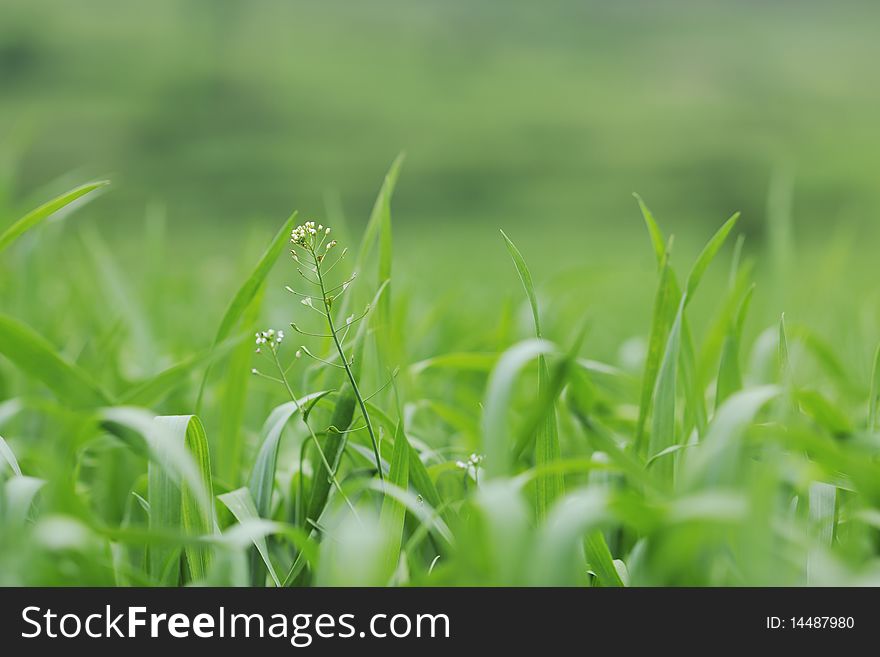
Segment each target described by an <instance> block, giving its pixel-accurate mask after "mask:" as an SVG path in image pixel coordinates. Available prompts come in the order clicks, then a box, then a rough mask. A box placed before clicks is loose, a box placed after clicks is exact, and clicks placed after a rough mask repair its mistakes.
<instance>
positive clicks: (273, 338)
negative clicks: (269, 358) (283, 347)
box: [255, 329, 284, 353]
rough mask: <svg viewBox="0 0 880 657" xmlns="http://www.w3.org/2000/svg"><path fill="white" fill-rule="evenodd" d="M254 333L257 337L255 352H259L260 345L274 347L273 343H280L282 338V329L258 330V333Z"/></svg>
mask: <svg viewBox="0 0 880 657" xmlns="http://www.w3.org/2000/svg"><path fill="white" fill-rule="evenodd" d="M255 335H256V338H257V339H256V345H257V353H260V345H263V344H269V345H271V346H273V347H274V346H275V345H279V344H281V342H282V340H284V331H276V330H275V329H267V330H265V331H260V332H259V333H255Z"/></svg>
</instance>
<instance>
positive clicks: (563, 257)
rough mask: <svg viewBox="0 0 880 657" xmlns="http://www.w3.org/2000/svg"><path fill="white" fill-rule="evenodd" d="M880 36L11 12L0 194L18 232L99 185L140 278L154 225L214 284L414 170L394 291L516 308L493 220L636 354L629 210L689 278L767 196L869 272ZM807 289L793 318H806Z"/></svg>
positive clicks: (659, 20) (640, 241) (54, 8)
mask: <svg viewBox="0 0 880 657" xmlns="http://www.w3.org/2000/svg"><path fill="white" fill-rule="evenodd" d="M878 21H880V6H878V5H877V3H873V2H853V1H850V0H847V1H844V2H837V3H833V4H832V3H822V2H804V1H802V0H799V1H794V0H791V1H785V0H781V1H773V2H767V1H760V2H758V1H755V2H749V1H739V2H682V1H677V0H673V1H666V2H649V1H639V0H623V1H620V2H575V1H568V0H565V1H560V0H554V1H548V2H541V3H535V2H521V1H519V0H509V1H506V2H486V1H482V0H468V1H459V0H444V1H442V2H441V1H422V2H402V1H400V2H398V1H392V0H376V1H373V2H368V3H367V2H326V1H301V2H299V1H298V2H281V1H279V0H248V1H247V2H245V1H244V0H152V1H151V2H126V3H119V2H116V1H114V0H81V1H79V2H76V3H62V2H47V1H44V0H3V4H2V8H0V160H2V167H0V172H2V175H0V203H2V204H4V205H5V206H8V207H9V208H12V209H11V210H10V211H9V213H8V214H9V215H11V216H16V214H20V211H21V210H23V209H25V208H28V207H30V206H32V205H34V204H35V203H36V202H37V201H38V200H42V199H44V198H46V197H47V195H48V194H49V193H50V192H56V191H60V190H61V189H62V188H65V187H66V186H70V184H73V183H76V182H79V181H81V180H84V179H88V178H93V177H97V176H101V177H104V176H106V177H109V178H111V179H112V180H113V181H114V186H113V189H112V193H108V194H106V195H105V196H104V197H103V198H101V199H100V200H99V201H97V202H95V203H93V204H92V205H91V206H90V208H89V215H90V217H91V219H92V220H94V221H95V222H96V223H97V224H98V226H99V228H100V230H101V232H102V233H103V234H104V235H105V236H106V237H107V239H109V240H111V243H112V244H114V247H115V248H116V249H122V250H123V251H124V252H127V256H126V258H127V261H128V262H129V263H134V262H137V260H138V258H139V253H140V250H141V248H142V244H143V240H144V231H145V229H144V225H145V222H147V223H148V222H149V217H150V216H151V215H153V216H161V217H163V218H164V223H163V225H164V226H165V227H166V228H165V232H166V234H167V235H168V236H170V238H171V239H169V243H170V244H171V248H172V249H177V250H178V252H184V253H185V254H186V257H185V259H184V260H185V265H186V266H187V267H188V268H189V270H190V272H192V271H196V270H198V271H199V272H201V275H202V276H203V279H202V280H204V281H208V280H211V281H217V282H218V283H221V284H222V283H223V282H224V281H227V280H228V281H234V280H237V278H236V277H239V278H240V271H239V270H235V269H234V268H235V267H238V268H242V267H246V266H247V264H246V263H247V262H249V261H250V260H249V259H248V257H244V256H242V255H241V252H242V251H245V252H246V254H247V255H248V256H250V254H256V253H257V252H258V251H259V249H260V248H261V245H262V244H263V243H264V242H265V240H266V238H267V236H268V235H269V234H271V230H273V229H274V228H275V227H276V226H277V225H278V224H279V223H280V221H281V220H283V219H284V218H285V217H286V216H287V215H288V214H289V212H290V211H291V210H292V209H294V208H297V209H299V210H300V211H301V212H302V213H304V214H305V215H308V216H314V217H317V218H323V219H325V221H334V222H335V223H340V222H342V218H343V217H344V221H345V223H346V224H347V225H348V226H349V227H350V228H351V231H352V233H353V234H357V230H358V229H359V228H360V227H361V226H362V225H363V224H364V223H365V221H366V218H367V216H368V214H369V209H370V206H371V204H372V201H373V199H374V197H375V194H376V192H377V190H378V187H379V185H380V183H381V180H382V176H383V175H384V172H385V171H386V169H387V168H388V166H389V165H390V163H391V161H392V160H393V158H394V157H395V156H396V155H397V154H398V152H400V151H405V152H406V154H407V155H406V163H405V165H404V168H403V173H402V176H401V179H400V184H399V185H398V190H397V193H396V195H395V200H394V221H395V231H396V240H397V241H396V255H395V257H396V258H397V260H398V263H397V269H396V272H397V279H398V283H399V285H401V286H407V287H408V288H409V289H411V290H412V291H413V295H414V296H415V297H416V298H418V297H419V296H424V295H428V296H430V297H432V300H433V301H436V299H437V298H449V299H451V301H450V303H461V304H467V303H468V300H470V301H471V302H472V303H473V307H474V308H476V312H479V310H480V309H482V308H489V307H494V301H496V297H497V296H502V297H503V296H505V295H504V294H503V293H502V294H500V295H499V294H498V290H499V289H501V290H503V289H509V290H510V294H511V296H512V297H513V296H514V295H518V294H519V291H518V288H517V287H516V286H517V282H516V280H515V277H513V276H512V271H511V268H510V264H509V261H508V259H507V254H506V252H505V251H504V248H503V245H502V243H501V240H500V239H499V236H498V232H497V231H498V229H499V228H504V229H505V230H506V231H507V232H508V233H509V234H510V235H511V236H512V237H513V238H514V239H515V240H516V241H517V242H518V243H519V244H520V246H521V248H522V249H523V251H524V253H525V255H526V257H527V258H528V259H529V260H530V262H531V265H532V269H533V271H534V272H535V274H536V278H537V279H538V280H539V282H540V283H541V285H542V289H544V290H547V289H552V288H553V283H554V278H553V277H554V276H557V277H563V278H565V280H566V281H568V282H569V283H570V282H572V281H578V282H579V286H578V287H577V289H578V294H583V295H584V299H590V300H592V303H590V304H585V305H589V306H590V309H588V310H585V312H588V313H589V312H592V313H594V314H595V315H596V316H597V317H598V316H601V317H602V321H601V322H596V324H597V326H596V328H595V331H596V336H595V338H596V340H597V343H598V344H599V345H603V344H608V345H612V344H613V343H617V344H619V343H620V342H621V341H622V340H623V339H624V338H626V337H627V336H625V335H620V334H619V331H620V330H624V329H623V327H625V326H630V327H632V322H631V321H630V319H631V317H630V316H631V315H632V314H637V315H638V316H639V318H640V320H641V324H638V325H637V326H646V322H647V318H648V314H649V312H650V298H651V294H652V288H653V262H652V256H651V253H650V249H649V247H648V243H647V239H646V237H645V235H644V231H643V226H642V221H641V218H640V216H639V214H638V210H637V207H636V205H635V203H634V201H633V199H632V197H631V194H632V192H634V191H638V192H639V193H641V194H642V196H644V197H645V199H646V200H647V201H648V203H649V205H651V207H652V208H653V210H654V212H655V214H656V215H657V216H658V218H659V220H660V221H661V223H662V224H663V225H664V227H665V228H666V229H667V230H669V231H671V232H675V233H677V234H678V235H677V237H678V240H677V241H678V246H677V247H676V249H677V251H679V252H678V253H677V255H676V259H677V261H678V262H679V267H680V268H682V269H684V268H686V266H687V264H688V261H689V260H690V257H691V256H692V255H693V253H695V252H696V249H697V248H698V247H699V244H701V243H702V242H703V241H705V239H706V238H707V237H708V236H709V235H711V233H712V232H713V231H714V229H715V228H716V227H717V226H718V225H720V223H721V222H722V221H723V220H724V219H725V218H726V217H728V216H729V215H730V214H731V213H732V212H733V211H735V210H741V211H742V212H743V220H742V221H743V223H742V226H743V227H744V229H745V231H746V233H747V236H748V242H747V250H748V249H761V248H762V247H763V246H764V245H765V244H766V242H767V237H768V229H767V225H768V223H767V207H768V196H772V194H771V190H772V188H773V185H774V180H776V181H777V186H778V188H779V190H780V191H779V194H777V196H778V197H781V199H782V200H781V201H778V203H781V204H782V205H783V206H789V205H790V207H791V208H793V213H792V214H793V225H794V231H795V236H796V239H797V240H798V249H799V253H801V254H807V255H802V256H801V258H802V260H801V262H802V265H803V266H804V267H806V268H808V269H810V270H811V271H812V270H815V269H817V268H819V269H821V268H822V267H823V266H830V267H832V268H833V267H837V268H838V269H839V268H841V267H843V268H844V269H845V270H846V271H845V272H844V273H845V274H846V276H847V277H848V278H849V279H852V280H853V281H861V280H864V277H865V276H864V272H863V273H857V269H856V267H857V265H856V264H855V261H856V260H857V258H856V256H857V255H858V254H863V255H864V256H865V257H864V261H865V265H864V266H865V267H869V266H870V260H871V253H870V249H866V248H856V247H858V246H859V245H864V244H870V241H868V240H867V239H866V235H872V234H873V232H872V231H873V227H874V224H875V223H876V217H877V216H878V209H880V207H878V204H880V186H878V184H877V182H878V173H880V129H878V124H877V117H878V116H880V85H878V84H877V73H876V66H877V62H878V61H880V40H878V39H877V29H876V26H877V25H878V24H880V22H878ZM770 205H771V206H772V203H771V204H770ZM834 245H837V246H836V247H835V246H834ZM810 249H815V250H814V251H811V250H810ZM829 252H830V253H831V255H830V256H829V255H828V253H829ZM230 254H234V255H235V256H236V257H235V258H231V257H228V256H229V255H230ZM239 256H241V257H239ZM827 258H831V259H832V263H831V264H830V265H828V264H827V262H825V260H826V259H827ZM180 260H181V259H180V258H177V259H174V258H172V257H171V256H169V262H180ZM251 260H252V258H251ZM766 260H767V259H766V258H765V259H764V260H763V261H765V262H766ZM823 263H825V264H824V265H823ZM169 267H171V265H169ZM850 267H851V268H852V270H850V269H846V268H850ZM160 269H164V268H160ZM868 271H869V270H868ZM288 273H289V272H288ZM771 273H772V272H771ZM836 280H840V279H839V278H838V279H836ZM481 282H483V283H485V285H481ZM200 284H201V283H193V285H194V286H198V285H200ZM231 285H233V284H232V283H231V282H230V286H231ZM835 285H836V283H835ZM218 286H219V285H218ZM568 287H569V288H571V287H572V286H571V285H569V286H568ZM811 288H812V289H810V290H808V291H806V293H805V294H803V295H801V297H799V296H798V291H797V290H794V291H792V290H789V294H788V297H787V299H786V303H787V305H788V306H789V308H787V309H788V310H789V311H790V312H791V311H795V310H796V309H797V308H798V307H799V306H798V304H799V303H800V304H801V307H803V309H804V313H805V314H809V312H810V309H811V308H812V307H813V305H814V304H815V302H816V295H817V294H819V293H820V292H821V290H817V289H816V287H815V286H811ZM228 289H231V287H230V288H228ZM622 289H625V290H627V292H626V294H617V293H615V290H622ZM764 289H765V290H766V289H767V286H766V285H765V286H764ZM868 289H870V288H868ZM486 290H492V293H491V295H489V293H487V292H486ZM826 292H827V293H828V297H829V299H831V300H832V301H833V298H834V296H835V294H836V290H835V289H834V286H831V288H830V289H829V290H827V291H826ZM487 295H488V296H491V297H492V298H491V299H488V300H487V299H486V297H487ZM758 298H759V307H762V308H766V312H767V314H768V316H769V315H770V314H775V313H776V312H778V311H779V310H780V309H779V308H777V307H769V296H767V295H764V296H762V295H761V292H760V291H759V295H758ZM799 299H800V301H799ZM581 300H583V299H581ZM207 303H208V302H207V301H206V304H207ZM761 303H764V306H761ZM828 307H829V306H825V308H826V311H827V309H828ZM182 312H183V319H184V320H185V321H190V322H195V321H197V320H198V318H199V313H198V312H196V310H194V309H192V308H191V307H190V308H185V309H182ZM212 312H213V310H212ZM209 314H210V313H209ZM491 318H492V315H491V313H489V312H487V314H486V316H485V317H483V318H482V319H483V320H485V321H489V322H491V321H492V319H491ZM618 319H619V321H618ZM814 319H817V321H820V322H821V321H822V317H821V316H820V317H818V318H814ZM629 330H632V329H631V328H630V329H629Z"/></svg>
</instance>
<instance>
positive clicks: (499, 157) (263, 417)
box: [0, 0, 880, 587]
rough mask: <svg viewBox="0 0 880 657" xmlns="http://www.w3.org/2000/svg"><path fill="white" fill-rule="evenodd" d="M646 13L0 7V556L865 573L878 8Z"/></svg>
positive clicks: (215, 564)
mask: <svg viewBox="0 0 880 657" xmlns="http://www.w3.org/2000/svg"><path fill="white" fill-rule="evenodd" d="M655 4H656V3H642V2H634V1H633V2H621V3H603V2H590V3H575V2H558V3H551V5H552V6H548V7H543V6H542V7H538V6H537V5H534V6H533V5H532V4H531V3H521V2H511V3H505V6H504V8H503V9H502V8H500V7H499V5H498V4H496V3H490V2H476V3H458V2H452V3H433V2H428V3H400V2H392V1H390V0H389V1H385V0H383V1H382V2H378V3H375V4H374V3H370V7H369V8H368V7H367V6H366V5H363V4H362V3H348V2H343V3H315V2H297V3H290V4H279V3H273V2H261V1H260V2H252V3H243V2H237V1H233V0H226V1H224V2H206V1H197V0H191V1H188V2H180V3H173V2H166V1H159V2H153V3H149V4H146V3H144V4H141V3H133V4H132V6H130V7H127V8H125V9H122V8H121V7H119V6H117V3H111V2H107V1H103V0H88V1H86V2H83V3H77V5H76V6H75V7H74V6H73V5H71V6H66V5H65V6H63V7H54V8H53V7H52V6H51V5H50V3H46V2H41V1H38V2H26V1H24V0H11V1H9V2H7V3H6V4H5V5H4V9H3V10H2V13H3V17H2V18H3V20H0V585H6V586H16V585H24V586H31V585H48V586H70V585H104V586H179V585H221V586H338V585H367V586H465V585H470V586H474V585H476V586H509V585H525V586H534V585H550V586H602V587H606V586H754V585H757V586H805V585H814V586H824V585H843V586H861V585H878V584H880V559H878V553H880V418H878V405H880V367H878V358H880V352H878V344H880V294H878V291H877V287H876V284H875V277H876V272H875V269H876V267H875V262H876V257H875V250H876V245H877V244H880V242H878V239H880V235H878V231H877V221H876V219H875V217H876V216H877V212H878V210H880V194H878V189H877V186H876V179H877V172H878V171H880V159H878V157H880V156H878V153H880V149H878V148H877V146H878V145H880V144H878V141H880V136H878V135H880V133H878V131H877V130H876V126H875V125H874V124H875V122H876V115H877V110H878V105H880V102H878V101H880V91H878V90H877V88H876V87H875V86H874V85H871V84H869V83H868V80H870V76H871V74H872V70H873V62H874V61H876V58H877V55H880V52H878V50H880V47H878V45H877V44H876V42H875V39H874V36H873V33H872V30H871V26H872V24H873V23H872V20H871V17H872V16H873V14H876V11H877V10H876V8H875V7H873V6H872V5H870V4H866V3H859V2H847V3H844V6H842V8H840V9H839V10H837V9H836V10H835V11H833V12H832V10H831V9H830V8H826V7H824V6H823V5H821V4H819V3H803V4H801V3H797V4H796V3H792V2H779V3H772V4H769V5H768V6H764V5H763V4H757V3H755V4H753V3H736V4H734V3H708V4H707V3H699V4H698V3H688V2H670V3H663V5H662V6H655ZM634 192H636V193H634Z"/></svg>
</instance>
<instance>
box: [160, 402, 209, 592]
mask: <svg viewBox="0 0 880 657" xmlns="http://www.w3.org/2000/svg"><path fill="white" fill-rule="evenodd" d="M156 422H157V423H158V424H159V426H160V427H162V428H163V429H164V430H166V431H168V433H169V434H170V435H169V439H170V440H173V441H175V442H178V443H182V444H183V445H184V446H185V449H186V451H187V452H188V453H189V454H190V455H192V458H193V459H194V461H195V464H196V467H197V468H198V478H199V481H198V487H197V488H194V487H193V485H192V484H190V483H188V482H187V481H186V480H183V481H182V482H181V486H180V494H179V500H180V505H181V511H180V518H181V520H182V525H183V530H184V532H186V533H187V534H189V535H192V536H209V535H211V534H213V533H214V530H215V525H216V521H215V518H214V503H213V499H214V498H213V496H212V491H213V482H212V479H211V459H210V455H209V452H208V436H207V434H206V433H205V427H204V426H203V425H202V422H201V420H199V418H198V417H197V416H195V415H164V416H160V417H157V418H156ZM151 465H152V464H151ZM150 481H151V483H152V481H153V478H152V477H151V478H150ZM164 488H165V487H164V486H163V490H164ZM151 492H152V491H151ZM155 502H156V501H154V499H153V497H152V496H151V497H150V509H151V513H150V517H151V518H152V515H153V514H154V513H156V508H155V507H154V503H155ZM164 502H165V501H164V500H158V504H159V509H162V508H163V505H164ZM184 552H185V554H186V559H187V565H188V566H189V574H190V576H191V578H192V580H193V581H200V580H202V579H204V578H205V576H206V575H207V574H208V569H209V568H210V565H211V556H212V552H211V548H210V547H209V546H192V545H191V546H187V547H185V548H184Z"/></svg>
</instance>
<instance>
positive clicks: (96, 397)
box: [0, 315, 110, 408]
mask: <svg viewBox="0 0 880 657" xmlns="http://www.w3.org/2000/svg"><path fill="white" fill-rule="evenodd" d="M0 354H3V355H4V356H6V358H8V359H9V360H10V361H12V363H14V364H15V365H16V366H17V367H18V368H19V369H20V370H21V371H22V372H24V373H25V374H26V375H27V376H29V377H32V378H34V379H37V380H38V381H40V382H41V383H43V384H44V385H45V386H46V387H48V388H49V389H50V390H52V392H54V393H55V394H56V395H57V396H58V399H60V400H62V401H63V402H65V403H68V404H70V405H72V406H73V407H76V408H89V407H97V406H102V405H105V404H108V403H109V402H110V396H109V395H108V394H107V393H106V392H104V391H103V390H102V389H101V387H100V386H99V385H98V384H97V383H96V382H95V381H94V380H92V378H91V376H89V374H88V373H86V372H85V371H83V370H82V369H80V368H79V367H77V366H76V365H74V364H72V363H69V362H68V361H66V360H64V359H63V358H61V356H59V355H58V350H57V349H56V348H55V346H54V345H53V344H51V343H50V342H49V341H48V340H46V339H45V338H44V337H43V336H41V335H39V334H38V333H36V332H35V331H34V330H33V329H31V328H30V327H29V326H27V325H26V324H23V323H21V322H19V321H18V320H16V319H13V318H12V317H8V316H4V315H0Z"/></svg>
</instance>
